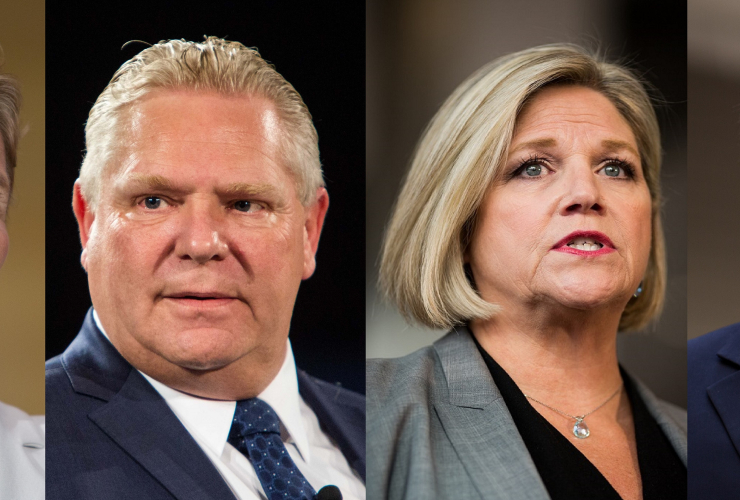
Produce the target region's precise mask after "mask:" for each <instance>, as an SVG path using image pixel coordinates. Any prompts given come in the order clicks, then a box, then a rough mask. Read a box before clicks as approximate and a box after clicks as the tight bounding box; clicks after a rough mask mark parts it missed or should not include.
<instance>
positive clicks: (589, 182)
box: [561, 164, 604, 215]
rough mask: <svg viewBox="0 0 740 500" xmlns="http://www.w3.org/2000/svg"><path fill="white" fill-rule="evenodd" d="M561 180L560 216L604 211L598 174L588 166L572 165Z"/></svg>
mask: <svg viewBox="0 0 740 500" xmlns="http://www.w3.org/2000/svg"><path fill="white" fill-rule="evenodd" d="M568 170H569V171H568V173H567V174H566V175H565V176H564V179H563V181H564V182H563V186H562V187H563V190H564V194H563V198H562V201H561V214H562V215H569V214H577V213H588V212H596V213H602V212H603V211H604V204H603V200H602V193H601V186H600V184H599V178H598V174H596V173H595V172H594V171H593V169H592V168H591V166H590V165H586V164H583V165H573V166H571V168H570V169H568Z"/></svg>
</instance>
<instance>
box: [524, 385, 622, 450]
mask: <svg viewBox="0 0 740 500" xmlns="http://www.w3.org/2000/svg"><path fill="white" fill-rule="evenodd" d="M623 385H624V383H621V384H619V387H618V388H617V390H616V391H614V394H612V395H611V396H609V397H608V398H606V401H604V402H603V403H601V404H600V405H599V406H597V407H596V408H594V409H593V410H591V411H590V412H588V413H584V414H583V415H571V414H570V413H565V412H564V411H560V410H558V409H557V408H553V407H552V406H550V405H549V404H547V403H543V402H542V401H540V400H539V399H535V398H533V397H532V396H527V395H526V394H525V395H524V397H525V398H527V399H531V400H532V401H534V402H535V403H539V404H541V405H542V406H545V407H547V408H550V409H551V410H552V411H554V412H556V413H559V414H561V415H563V416H564V417H568V418H572V419H573V420H575V421H576V423H575V424H573V435H574V436H575V437H577V438H578V439H586V438H587V437H589V436H590V435H591V430H590V429H589V428H588V425H586V422H584V419H585V418H586V417H588V416H589V415H591V414H592V413H593V412H595V411H596V410H598V409H600V408H601V407H602V406H604V405H605V404H607V403H608V402H609V401H611V400H612V399H614V396H616V395H617V394H619V391H621V390H622V386H623Z"/></svg>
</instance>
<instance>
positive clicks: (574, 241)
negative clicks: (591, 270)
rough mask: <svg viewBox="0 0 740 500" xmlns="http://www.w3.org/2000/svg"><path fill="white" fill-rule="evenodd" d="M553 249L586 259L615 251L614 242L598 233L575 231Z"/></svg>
mask: <svg viewBox="0 0 740 500" xmlns="http://www.w3.org/2000/svg"><path fill="white" fill-rule="evenodd" d="M552 249H553V250H554V251H556V252H563V253H569V254H573V255H580V256H584V257H596V256H598V255H605V254H608V253H612V252H613V251H614V250H615V249H614V243H612V240H610V239H609V237H608V236H607V235H605V234H604V233H600V232H598V231H574V232H572V233H570V234H569V235H568V236H566V237H565V238H563V239H561V240H560V241H558V242H557V243H556V244H555V245H554V246H553V247H552Z"/></svg>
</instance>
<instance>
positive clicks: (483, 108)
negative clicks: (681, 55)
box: [380, 44, 666, 330]
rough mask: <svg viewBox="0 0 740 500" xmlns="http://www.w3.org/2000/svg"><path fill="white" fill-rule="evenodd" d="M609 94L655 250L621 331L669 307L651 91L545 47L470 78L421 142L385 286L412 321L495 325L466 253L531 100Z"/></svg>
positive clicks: (396, 218)
mask: <svg viewBox="0 0 740 500" xmlns="http://www.w3.org/2000/svg"><path fill="white" fill-rule="evenodd" d="M555 84H558V85H562V84H565V85H579V86H583V87H587V88H590V89H593V90H596V91H598V92H600V93H601V94H603V95H604V96H606V97H607V98H608V99H609V100H610V101H611V102H612V104H614V106H615V107H616V108H617V110H618V111H619V112H620V113H621V115H622V116H623V117H624V118H625V119H626V120H627V122H628V123H629V125H630V126H631V128H632V131H633V133H634V134H635V138H636V140H637V145H638V149H639V152H640V159H641V163H642V168H643V171H644V175H645V179H646V182H647V185H648V189H649V190H650V198H651V200H652V245H651V248H650V257H649V260H648V265H647V270H646V272H645V277H644V280H643V290H644V292H643V293H642V294H641V295H640V296H639V297H637V298H633V299H631V300H630V301H629V303H628V304H627V306H626V307H625V309H624V312H623V313H622V317H621V319H620V323H619V329H620V330H636V329H640V328H643V327H644V326H646V325H647V324H648V323H649V322H650V321H651V320H652V319H653V318H655V317H656V316H657V315H658V314H660V311H661V309H662V307H663V296H664V293H665V282H666V257H665V242H664V239H663V227H662V224H661V218H660V209H661V194H660V164H661V146H660V130H659V128H658V121H657V118H656V116H655V110H654V109H653V106H652V103H651V100H650V97H649V96H648V93H647V91H646V89H645V85H644V84H643V83H642V82H641V81H640V79H639V78H637V77H636V76H635V75H634V74H633V73H632V72H631V71H629V70H627V69H625V68H623V67H621V66H618V65H615V64H610V63H607V62H604V61H603V60H602V59H601V58H600V57H598V56H595V55H592V54H590V53H589V52H587V51H586V50H584V49H582V48H580V47H578V46H574V45H563V44H557V45H545V46H541V47H535V48H532V49H527V50H523V51H521V52H517V53H515V54H511V55H509V56H505V57H502V58H500V59H497V60H495V61H493V62H491V63H489V64H487V65H486V66H484V67H483V68H481V69H480V70H478V71H477V72H476V73H474V74H473V75H472V76H470V77H469V78H468V79H467V80H465V81H464V82H463V83H462V84H461V85H460V86H459V87H458V88H457V89H456V90H455V91H454V92H453V93H452V95H451V96H450V97H449V98H448V99H447V101H445V103H444V104H443V105H442V107H441V108H440V109H439V111H438V112H437V114H436V115H435V116H434V118H432V121H431V122H430V123H429V125H428V127H427V129H426V131H425V132H424V134H423V135H422V138H421V140H420V141H419V144H418V145H417V149H416V152H415V154H414V157H413V160H412V162H411V168H410V170H409V172H408V175H407V177H406V180H405V182H404V184H403V188H402V189H401V193H400V194H399V197H398V201H397V204H396V206H395V210H394V212H393V215H392V217H391V220H390V223H389V226H388V229H387V232H386V235H385V240H384V242H383V248H382V253H381V260H380V285H381V287H382V289H383V290H384V291H385V293H386V294H387V295H388V296H389V297H390V298H391V300H392V301H394V302H395V303H396V305H397V306H398V308H399V310H400V311H401V313H402V314H403V315H404V316H405V317H406V318H407V319H410V320H416V321H417V322H419V323H421V324H423V325H426V326H429V327H433V328H445V329H449V328H451V327H452V326H454V325H457V324H462V323H466V322H468V321H471V320H473V319H483V318H489V317H491V316H492V315H494V314H496V312H497V311H498V309H499V307H498V306H497V305H495V304H490V303H488V302H486V301H484V300H483V299H482V298H481V297H480V296H479V295H478V293H477V292H476V290H475V289H474V287H473V285H472V284H471V282H470V280H469V279H468V278H467V276H466V272H465V268H464V260H463V259H464V254H465V250H466V247H467V244H468V242H469V241H470V237H471V233H472V231H473V230H474V224H475V219H476V215H477V211H478V207H480V205H481V203H482V201H483V197H484V195H485V194H486V191H487V190H488V187H489V186H490V185H491V183H492V182H493V180H494V179H495V178H496V176H497V175H498V172H499V170H500V168H501V166H502V165H503V163H504V162H505V160H506V158H507V155H508V148H509V144H510V143H511V139H512V135H513V131H514V124H515V122H516V119H517V116H518V114H519V112H520V111H521V110H522V108H523V106H524V105H525V103H526V102H527V101H528V100H529V99H530V98H531V97H532V96H533V95H534V94H535V93H536V92H537V91H538V90H540V89H542V88H543V87H546V86H548V85H555Z"/></svg>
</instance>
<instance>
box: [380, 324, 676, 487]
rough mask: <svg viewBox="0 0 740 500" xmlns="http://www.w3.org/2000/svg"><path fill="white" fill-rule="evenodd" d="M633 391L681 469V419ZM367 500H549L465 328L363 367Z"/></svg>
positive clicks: (673, 410)
mask: <svg viewBox="0 0 740 500" xmlns="http://www.w3.org/2000/svg"><path fill="white" fill-rule="evenodd" d="M637 387H638V390H639V393H640V396H642V398H643V400H644V401H645V405H646V406H647V408H648V410H649V411H650V413H651V414H652V416H653V417H654V418H655V420H656V421H657V422H658V425H659V426H660V428H661V429H662V430H663V432H664V433H665V435H666V436H667V437H668V440H669V441H670V442H671V444H672V445H673V447H674V449H675V450H676V453H678V456H679V457H680V458H681V460H682V461H683V463H684V464H686V412H685V411H684V410H682V409H680V408H678V407H676V406H673V405H671V404H670V403H666V402H664V401H660V400H659V399H657V398H656V397H655V396H654V395H653V394H652V393H651V392H650V391H649V390H648V389H647V388H646V387H645V386H644V385H642V384H641V383H639V382H637ZM367 404H368V406H367V446H368V449H367V468H368V469H367V498H368V499H369V500H378V499H386V498H387V499H392V500H396V499H402V498H403V499H417V498H418V499H425V500H427V499H435V498H439V499H448V498H449V499H455V500H458V499H474V498H491V499H511V500H524V499H538V500H540V499H541V500H544V499H549V496H548V494H547V490H546V489H545V486H544V484H543V483H542V480H541V479H540V476H539V474H538V473H537V469H536V468H535V465H534V463H533V462H532V459H531V457H530V456H529V452H528V451H527V448H526V446H525V445H524V442H523V441H522V438H521V436H520V435H519V432H518V431H517V429H516V425H515V424H514V421H513V420H512V418H511V414H510V413H509V410H508V409H507V408H506V405H505V404H504V401H503V398H502V397H501V393H500V392H499V390H498V388H497V387H496V386H495V385H494V383H493V379H492V378H491V375H490V372H489V371H488V367H487V366H486V364H485V362H484V361H483V358H482V357H481V355H480V353H479V352H478V349H477V347H476V346H475V343H474V342H473V340H472V338H471V336H470V334H469V333H468V331H467V329H465V328H460V329H458V331H454V330H453V331H452V332H450V333H448V334H447V335H445V336H444V337H442V338H441V339H440V340H438V341H437V342H435V343H434V345H433V346H429V347H426V348H424V349H421V350H419V351H416V352H415V353H413V354H409V355H408V356H405V357H402V358H396V359H374V360H368V364H367Z"/></svg>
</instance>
